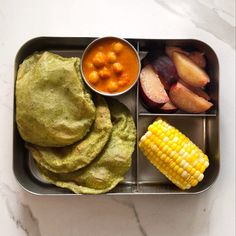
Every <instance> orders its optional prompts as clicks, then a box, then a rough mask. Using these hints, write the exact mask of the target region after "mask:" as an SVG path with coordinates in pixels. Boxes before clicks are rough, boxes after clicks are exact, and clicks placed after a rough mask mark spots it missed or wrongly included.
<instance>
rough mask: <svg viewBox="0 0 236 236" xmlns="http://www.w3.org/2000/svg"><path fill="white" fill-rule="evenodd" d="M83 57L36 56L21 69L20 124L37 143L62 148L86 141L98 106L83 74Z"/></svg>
mask: <svg viewBox="0 0 236 236" xmlns="http://www.w3.org/2000/svg"><path fill="white" fill-rule="evenodd" d="M79 63H80V59H79V58H63V57H61V56H59V55H56V54H53V53H50V52H43V53H35V54H33V55H32V56H30V57H29V58H28V59H26V60H25V61H24V62H23V63H22V64H21V65H20V67H19V70H18V74H17V81H16V122H17V127H18V130H19V133H20V135H21V137H22V138H23V139H24V140H25V141H27V142H29V143H33V144H37V145H40V146H47V147H62V146H66V145H69V144H72V143H74V142H76V141H78V140H80V139H82V138H83V137H84V136H85V135H86V134H87V133H88V131H89V130H90V127H91V125H92V123H93V121H94V119H95V106H94V104H93V101H92V99H91V96H90V94H89V93H88V92H87V91H86V90H85V88H84V84H83V81H82V79H81V76H80V73H79Z"/></svg>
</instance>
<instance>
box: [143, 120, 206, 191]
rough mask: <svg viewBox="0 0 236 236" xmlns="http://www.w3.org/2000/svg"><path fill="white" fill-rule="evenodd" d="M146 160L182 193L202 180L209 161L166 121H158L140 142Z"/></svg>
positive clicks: (150, 127)
mask: <svg viewBox="0 0 236 236" xmlns="http://www.w3.org/2000/svg"><path fill="white" fill-rule="evenodd" d="M139 147H140V149H141V150H142V152H143V154H144V155H145V156H146V157H147V158H148V160H149V161H150V162H151V163H152V164H153V165H154V166H155V167H156V168H157V169H159V171H160V172H162V174H164V175H165V176H166V177H167V178H168V179H169V180H170V181H172V182H173V183H174V184H175V185H176V186H178V187H179V188H181V189H182V190H185V189H189V188H191V187H192V186H196V185H197V184H198V182H200V181H202V179H203V177H204V175H203V172H204V171H205V169H206V168H207V167H208V166H209V160H208V157H207V155H205V154H204V153H203V152H202V151H201V150H200V149H199V148H198V147H197V146H196V145H195V144H194V143H192V142H191V141H190V140H189V138H187V137H186V136H185V135H184V134H182V133H181V132H180V131H179V130H177V129H176V128H174V127H173V126H171V125H169V124H168V123H167V122H165V121H163V120H161V119H157V120H156V121H155V122H154V123H153V124H151V125H150V126H149V127H148V131H147V132H146V133H145V135H143V136H142V137H141V139H140V142H139Z"/></svg>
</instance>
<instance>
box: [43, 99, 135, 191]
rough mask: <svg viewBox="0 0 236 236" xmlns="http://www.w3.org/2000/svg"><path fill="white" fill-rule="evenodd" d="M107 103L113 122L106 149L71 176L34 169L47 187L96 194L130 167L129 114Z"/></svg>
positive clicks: (132, 128) (131, 125)
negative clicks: (48, 184) (54, 186)
mask: <svg viewBox="0 0 236 236" xmlns="http://www.w3.org/2000/svg"><path fill="white" fill-rule="evenodd" d="M108 103H109V108H110V112H111V117H112V121H113V128H112V133H111V136H110V139H109V141H108V142H107V145H106V146H105V148H104V150H103V151H102V152H101V153H100V155H99V156H98V157H97V158H96V159H94V161H93V162H92V163H91V164H89V165H88V166H86V167H85V168H82V169H80V170H77V171H75V172H71V173H67V174H56V173H53V172H51V171H49V170H47V169H45V168H44V167H42V166H40V165H38V168H39V172H40V173H41V174H42V176H43V177H44V178H46V180H48V181H49V182H50V183H53V184H55V185H56V186H58V187H62V188H67V189H70V190H71V191H73V192H75V193H83V194H99V193H104V192H108V191H110V190H111V189H113V188H114V187H115V186H116V185H117V184H118V183H119V182H120V181H122V180H123V179H124V175H125V174H126V172H127V171H128V169H129V167H130V165H131V156H132V153H133V151H134V146H135V141H136V128H135V124H134V121H133V118H132V116H131V114H130V112H129V110H128V109H127V108H126V107H125V106H124V105H123V104H121V103H119V102H117V101H115V100H112V101H111V102H108Z"/></svg>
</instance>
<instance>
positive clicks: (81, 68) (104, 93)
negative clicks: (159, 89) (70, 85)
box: [80, 36, 141, 97]
mask: <svg viewBox="0 0 236 236" xmlns="http://www.w3.org/2000/svg"><path fill="white" fill-rule="evenodd" d="M104 39H117V40H120V41H122V42H124V43H125V44H126V45H128V46H129V47H130V48H131V49H132V50H133V51H134V53H135V55H136V56H137V61H138V73H137V78H136V79H135V81H134V82H133V83H132V84H131V85H130V87H128V88H127V89H126V90H124V91H122V92H117V93H106V92H102V91H98V90H96V89H95V88H93V87H92V86H91V85H90V84H89V82H88V81H87V79H86V76H85V74H84V72H83V59H84V57H85V55H86V53H87V52H88V51H89V50H90V48H91V47H92V46H93V45H94V44H96V43H97V42H98V41H100V40H104ZM140 70H141V63H140V58H139V54H138V52H137V50H136V49H135V48H134V46H133V45H132V44H130V43H129V42H128V41H127V40H125V39H122V38H118V37H113V36H107V37H102V38H97V39H95V40H93V41H92V42H91V43H90V44H89V45H88V46H87V47H86V48H85V50H84V52H83V55H82V58H81V63H80V71H81V74H82V77H83V80H84V82H85V83H86V84H87V86H88V87H89V88H90V89H91V90H93V91H94V92H96V93H99V94H101V95H104V96H109V97H114V96H119V95H122V94H124V93H126V92H128V91H129V90H130V89H131V88H133V87H134V85H135V84H136V83H137V81H138V78H139V74H140Z"/></svg>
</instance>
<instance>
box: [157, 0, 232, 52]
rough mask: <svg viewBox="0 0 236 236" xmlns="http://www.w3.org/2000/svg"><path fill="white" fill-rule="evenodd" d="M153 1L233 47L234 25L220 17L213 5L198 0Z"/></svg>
mask: <svg viewBox="0 0 236 236" xmlns="http://www.w3.org/2000/svg"><path fill="white" fill-rule="evenodd" d="M155 1H156V3H158V4H159V5H161V6H163V7H164V8H166V9H168V10H169V11H171V12H173V13H175V14H178V15H180V16H184V17H185V18H188V19H189V20H191V21H192V23H193V24H195V26H196V27H198V28H200V29H203V30H205V31H208V32H209V33H211V34H213V35H214V36H215V37H217V38H218V39H219V40H222V41H224V42H225V43H227V44H229V45H230V46H231V47H233V48H235V25H231V24H230V23H229V22H227V21H226V20H225V19H224V18H222V17H221V16H220V15H219V11H218V10H217V8H216V7H214V5H213V7H211V4H209V3H208V4H203V2H201V1H199V0H198V1H197V0H181V1H175V0H174V1H166V0H155ZM212 4H213V2H212ZM223 12H224V14H227V15H230V16H231V13H229V12H228V11H227V12H226V10H223ZM232 17H233V16H232ZM212 26H213V27H212Z"/></svg>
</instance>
